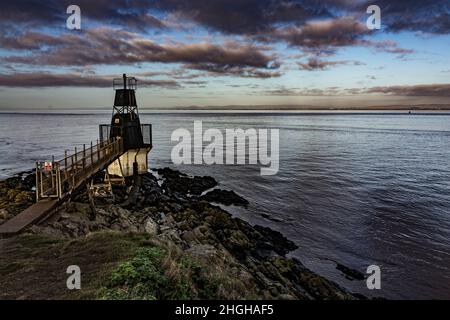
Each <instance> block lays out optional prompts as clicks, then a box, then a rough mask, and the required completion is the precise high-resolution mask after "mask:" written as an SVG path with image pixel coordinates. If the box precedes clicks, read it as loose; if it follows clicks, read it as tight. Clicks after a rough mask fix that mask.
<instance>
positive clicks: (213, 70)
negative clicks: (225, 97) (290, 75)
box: [184, 63, 283, 79]
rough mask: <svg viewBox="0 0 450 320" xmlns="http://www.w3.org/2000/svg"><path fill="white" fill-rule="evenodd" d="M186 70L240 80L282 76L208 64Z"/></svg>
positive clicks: (196, 65) (191, 65)
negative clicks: (235, 77)
mask: <svg viewBox="0 0 450 320" xmlns="http://www.w3.org/2000/svg"><path fill="white" fill-rule="evenodd" d="M184 67H185V68H187V69H194V70H201V71H206V72H208V74H209V75H210V76H217V75H218V76H223V75H225V76H237V77H241V78H259V79H268V78H277V77H281V76H282V75H283V74H282V73H281V72H279V71H264V70H258V69H256V68H248V67H242V66H237V65H215V64H208V63H198V64H189V65H185V66H184Z"/></svg>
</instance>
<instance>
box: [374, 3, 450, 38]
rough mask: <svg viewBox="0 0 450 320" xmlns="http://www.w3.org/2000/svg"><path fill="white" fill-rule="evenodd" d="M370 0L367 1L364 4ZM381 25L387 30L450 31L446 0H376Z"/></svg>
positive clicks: (449, 15)
mask: <svg viewBox="0 0 450 320" xmlns="http://www.w3.org/2000/svg"><path fill="white" fill-rule="evenodd" d="M370 2H371V1H367V2H366V5H367V4H368V3H370ZM376 4H377V5H378V6H379V7H380V9H381V12H382V21H383V25H385V26H386V28H387V30H388V31H392V32H399V31H421V32H428V33H435V34H447V33H449V32H450V1H448V0H396V1H392V0H378V1H376Z"/></svg>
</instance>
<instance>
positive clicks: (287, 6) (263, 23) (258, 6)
mask: <svg viewBox="0 0 450 320" xmlns="http://www.w3.org/2000/svg"><path fill="white" fill-rule="evenodd" d="M152 5H153V6H154V7H155V8H157V9H159V10H162V11H166V12H172V13H176V14H178V15H179V16H181V17H184V18H185V19H188V20H191V21H194V22H196V23H198V24H200V25H202V26H205V27H207V28H209V29H212V30H215V31H220V32H223V33H228V34H254V33H259V32H264V31H268V30H270V29H272V27H273V26H274V25H275V24H279V23H289V22H292V23H303V22H305V21H307V20H308V19H311V18H319V17H330V16H331V15H332V14H331V13H330V11H329V9H328V8H326V7H325V6H321V5H319V4H318V1H292V0H291V1H289V0H283V1H280V0H214V1H211V0H190V1H186V0H154V1H152Z"/></svg>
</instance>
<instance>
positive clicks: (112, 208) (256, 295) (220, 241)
mask: <svg viewBox="0 0 450 320" xmlns="http://www.w3.org/2000/svg"><path fill="white" fill-rule="evenodd" d="M33 184H34V175H33V174H32V173H26V174H25V173H24V174H20V175H19V176H17V177H14V178H10V179H6V180H4V181H1V182H0V201H1V202H0V223H3V222H4V221H6V220H7V219H9V218H10V217H12V216H13V215H15V214H17V213H19V212H20V211H21V210H23V209H24V208H26V207H27V206H28V205H30V204H32V203H33V201H34V192H33V191H32V188H33ZM217 186H218V183H217V181H216V180H215V179H214V178H212V177H191V176H188V175H186V174H183V173H181V172H179V171H176V170H172V169H169V168H163V169H157V170H155V171H154V172H152V173H148V174H145V175H142V176H141V177H140V181H139V183H138V184H137V185H134V186H128V187H127V186H115V187H114V198H111V197H106V198H95V201H94V203H93V202H92V201H90V200H89V197H88V195H87V192H86V190H85V189H82V190H79V191H78V192H76V193H75V194H73V195H72V197H71V199H70V200H69V201H68V202H66V203H65V204H63V205H61V207H60V208H59V209H58V210H57V212H56V213H55V214H54V215H53V216H52V217H51V218H50V219H48V220H46V221H45V222H44V223H42V224H40V225H35V226H32V227H31V228H30V229H29V230H28V231H27V233H26V235H23V236H19V237H18V239H19V240H17V241H16V242H14V238H12V239H9V240H8V241H7V242H5V243H3V245H4V247H5V248H7V249H8V248H9V250H5V252H10V253H11V256H10V257H8V255H6V258H5V259H2V261H3V262H1V263H0V274H1V275H2V276H4V277H2V278H3V280H0V282H2V283H0V286H1V285H3V287H4V288H9V289H8V290H7V292H4V293H3V295H4V297H7V298H17V297H20V296H16V295H19V293H17V294H16V295H15V294H14V292H13V291H14V290H17V285H15V283H14V281H15V279H16V278H15V277H16V274H17V275H18V274H19V271H20V268H21V267H17V268H15V267H11V266H12V265H13V266H14V265H17V261H16V260H17V259H18V257H17V255H15V254H14V252H15V251H14V250H18V249H17V245H16V243H17V242H20V241H24V239H26V238H24V237H26V236H28V237H32V238H33V237H47V238H46V239H60V240H58V241H63V242H67V243H73V241H75V242H76V243H80V241H85V239H88V240H86V241H89V239H92V237H96V235H97V237H103V238H104V237H109V238H110V239H113V238H114V237H115V238H118V237H124V235H127V237H136V235H141V236H142V237H143V238H145V239H146V240H145V241H146V243H151V246H153V247H152V248H153V249H154V250H161V251H158V252H165V255H164V259H162V260H158V259H159V258H157V257H159V256H158V255H156V256H155V255H154V254H153V255H151V254H150V253H149V252H150V251H148V250H147V249H145V250H147V251H145V250H144V251H145V252H147V253H146V255H145V259H150V258H151V259H153V260H151V264H152V263H153V264H152V265H154V266H156V267H155V268H156V269H155V270H159V271H158V272H159V273H158V275H160V278H161V279H165V280H164V281H169V280H170V281H169V282H170V283H173V281H175V280H176V281H175V283H177V284H179V283H180V281H181V280H180V279H181V278H180V276H177V277H178V278H177V277H175V278H176V279H175V280H174V275H173V274H170V272H169V271H170V269H171V267H170V266H172V268H174V267H173V265H175V266H177V268H175V269H176V270H178V273H180V271H179V270H185V271H186V270H187V269H185V268H186V263H185V262H183V261H192V263H189V264H188V265H189V266H190V267H189V268H188V271H186V274H189V275H190V278H189V279H184V278H183V277H182V278H183V279H184V280H183V281H184V282H182V283H188V284H189V285H188V287H189V286H190V287H191V289H189V290H188V291H189V292H190V294H189V295H186V296H185V295H181V296H180V295H173V294H172V293H171V292H167V290H169V289H164V290H166V291H164V293H162V292H163V290H162V287H163V285H162V284H161V286H160V287H157V288H153V287H152V288H151V289H149V287H148V283H146V281H149V280H148V279H147V280H146V279H141V278H139V277H137V276H135V277H134V278H132V279H133V281H131V280H130V279H129V278H126V280H124V281H122V282H120V281H119V282H114V281H113V282H111V281H109V280H108V281H107V280H105V281H104V282H102V283H97V282H96V283H95V284H94V282H92V288H93V291H91V294H90V295H88V296H84V298H107V299H108V298H125V299H129V298H131V299H134V298H136V299H141V298H144V299H145V298H180V297H181V298H203V299H208V298H219V299H360V298H364V297H362V296H360V295H358V294H352V293H350V292H348V291H347V290H345V289H344V288H342V287H340V286H339V285H337V284H335V283H334V282H331V281H329V280H327V279H325V278H324V277H322V276H320V275H317V274H315V273H314V272H312V271H310V270H309V269H307V268H306V267H305V266H304V265H303V264H302V263H301V262H300V261H299V260H297V259H294V258H288V257H286V254H287V253H289V252H290V251H292V250H295V249H296V248H297V246H296V245H295V244H294V243H293V242H292V241H290V240H288V239H286V238H285V237H284V236H283V235H282V234H281V233H279V232H276V231H273V230H271V229H269V228H265V227H261V226H252V225H250V224H249V223H247V222H245V221H243V220H241V219H238V218H235V217H232V215H231V214H230V213H228V212H227V211H225V210H224V209H222V208H221V207H219V206H217V205H216V204H217V203H220V204H223V205H240V206H246V205H247V204H248V202H247V200H245V199H243V198H242V197H240V196H239V195H237V194H236V193H234V192H233V191H228V190H221V189H218V188H217ZM108 232H109V233H110V232H115V233H112V234H109V235H108V236H103V234H104V233H108ZM98 235H100V236H98ZM103 238H102V239H103ZM33 239H36V238H33ZM121 239H122V238H121ZM122 240H123V239H122ZM34 241H35V240H34ZM52 241H55V244H53V242H52V248H53V249H55V247H53V245H55V246H58V245H59V244H58V243H60V242H58V241H57V240H52ZM77 241H78V242H77ZM109 241H112V240H109ZM111 246H112V245H111ZM66 247H67V246H66ZM66 247H64V248H66ZM53 249H52V250H53ZM141 249H142V248H141ZM141 249H139V250H141ZM153 249H152V250H153ZM36 250H38V249H36ZM61 250H62V249H61ZM104 250H106V251H107V250H109V249H108V247H105V248H104ZM111 250H112V249H111ZM139 250H137V251H136V252H138V253H136V255H135V256H126V258H124V257H122V256H121V257H120V259H125V260H118V261H117V263H111V265H112V267H111V268H112V269H110V270H109V271H107V272H106V271H105V272H106V274H107V276H106V278H107V279H110V280H111V277H112V278H113V279H117V277H118V276H117V273H118V272H119V271H120V270H122V269H121V268H122V266H124V265H125V266H131V267H133V268H138V266H139V263H140V262H139V261H142V259H141V260H139V259H138V258H139V257H141V256H140V255H139V252H141V251H142V250H141V251H139ZM63 251H64V250H63ZM64 252H65V251H64ZM151 252H153V251H151ZM169 252H175V253H176V254H173V256H171V255H169V254H168V253H169ZM168 255H169V256H170V257H168ZM62 256H63V254H61V257H62ZM136 257H138V258H136ZM174 257H175V258H174ZM177 257H178V258H177ZM141 258H142V257H141ZM169 258H170V259H169ZM91 259H95V256H93V257H91ZM117 259H119V258H117ZM126 259H128V260H126ZM130 259H131V260H130ZM136 259H138V260H137V261H138V262H136ZM155 259H156V260H155ZM124 261H125V262H124ZM145 261H147V260H145ZM155 261H159V262H158V263H156V262H155ZM168 261H170V262H168ZM127 263H128V264H127ZM2 264H3V265H2ZM167 264H169V267H168V266H167ZM192 265H196V266H199V268H200V269H199V270H197V269H195V268H194V269H193V267H192ZM42 268H44V267H42ZM114 268H116V269H114ZM2 270H3V271H2ZM4 270H6V271H4ZM168 270H169V271H168ZM192 270H197V271H195V272H194V271H192ZM122 271H123V270H122ZM93 272H94V271H93ZM172 273H174V272H172ZM181 273H183V272H181ZM119 274H120V275H121V276H122V277H123V273H120V272H119ZM128 276H129V275H128ZM119 278H120V277H119ZM121 279H122V278H121ZM158 279H159V278H158ZM167 279H169V280H167ZM211 279H214V281H212V280H211ZM93 281H94V280H93ZM205 282H211V283H216V286H215V287H214V288H210V287H208V290H206V289H205V284H204V283H205ZM105 283H106V284H105ZM111 283H112V284H111ZM164 283H166V284H165V285H164V288H169V287H170V286H168V285H167V282H164ZM124 287H126V288H127V289H126V290H124ZM143 287H144V288H146V289H145V290H142V288H143ZM105 288H107V290H106V289H105ZM118 288H120V290H118ZM136 288H138V289H136ZM139 288H140V289H139ZM177 288H178V287H177ZM112 289H114V290H115V291H114V292H115V294H113V295H111V294H110V292H111V290H112ZM49 290H50V289H49ZM105 290H106V291H105ZM108 290H109V291H108ZM173 290H175V289H173ZM175 291H176V290H175ZM92 292H94V293H92ZM104 292H109V293H108V294H105V293H104ZM117 292H121V295H117ZM123 292H126V294H125V295H122V294H123ZM130 292H131V293H130ZM136 292H139V294H136ZM177 292H178V291H177ZM183 292H184V291H183ZM22 294H23V293H22ZM40 295H42V293H36V295H34V296H33V295H31V296H30V295H27V296H26V297H32V298H49V297H48V296H42V297H40ZM56 296H57V295H56ZM51 297H53V296H51ZM58 297H60V296H58ZM63 297H66V296H63Z"/></svg>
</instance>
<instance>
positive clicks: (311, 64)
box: [297, 58, 363, 71]
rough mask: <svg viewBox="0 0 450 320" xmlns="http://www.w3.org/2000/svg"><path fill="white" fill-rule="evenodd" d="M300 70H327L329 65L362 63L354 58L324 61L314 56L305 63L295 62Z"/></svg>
mask: <svg viewBox="0 0 450 320" xmlns="http://www.w3.org/2000/svg"><path fill="white" fill-rule="evenodd" d="M297 64H298V65H299V66H300V69H301V70H307V71H315V70H327V69H329V68H330V67H335V66H338V65H354V66H359V65H362V64H363V63H361V62H359V61H354V60H342V61H324V60H319V59H316V58H310V59H309V60H308V61H307V62H306V63H303V62H297Z"/></svg>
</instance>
